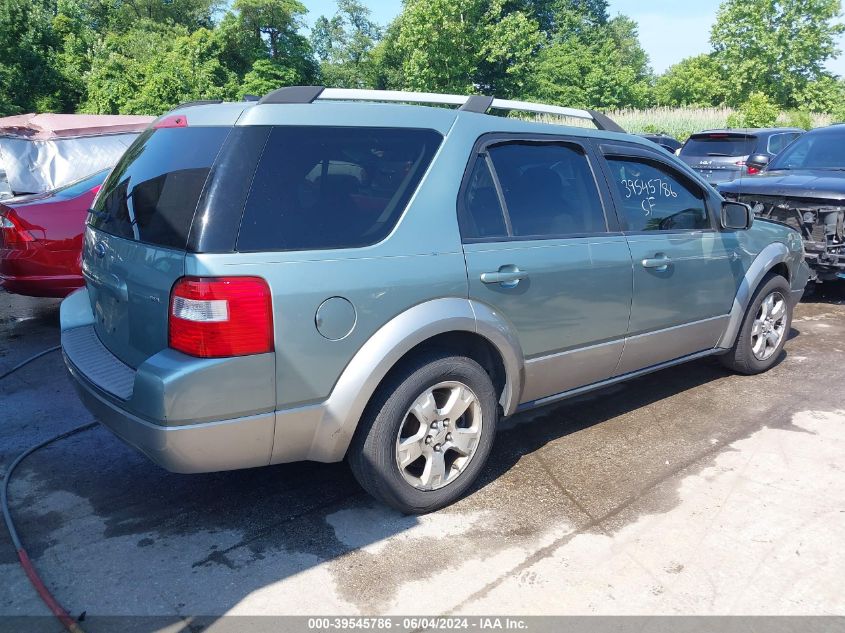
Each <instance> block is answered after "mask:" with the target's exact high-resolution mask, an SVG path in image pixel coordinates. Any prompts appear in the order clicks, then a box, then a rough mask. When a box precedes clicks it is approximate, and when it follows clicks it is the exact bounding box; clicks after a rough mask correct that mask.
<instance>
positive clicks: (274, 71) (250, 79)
mask: <svg viewBox="0 0 845 633" xmlns="http://www.w3.org/2000/svg"><path fill="white" fill-rule="evenodd" d="M298 83H299V82H298V74H297V71H296V70H295V69H293V68H288V67H285V66H283V65H281V64H279V63H278V62H275V61H273V60H272V59H258V60H256V61H255V63H254V64H253V65H252V70H250V71H249V72H248V73H247V74H246V76H245V77H244V80H243V83H242V84H241V87H240V90H239V91H238V98H239V99H243V98H244V97H245V96H246V95H255V96H259V97H260V96H263V95H265V94H267V93H268V92H271V91H273V90H275V89H276V88H281V87H282V86H295V85H297V84H298Z"/></svg>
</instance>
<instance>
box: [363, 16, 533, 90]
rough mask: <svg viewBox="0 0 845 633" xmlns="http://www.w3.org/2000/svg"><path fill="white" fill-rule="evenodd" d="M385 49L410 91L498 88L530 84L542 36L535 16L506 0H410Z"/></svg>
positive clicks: (398, 75) (390, 33) (397, 78)
mask: <svg viewBox="0 0 845 633" xmlns="http://www.w3.org/2000/svg"><path fill="white" fill-rule="evenodd" d="M385 39H386V40H387V42H386V43H385V46H384V49H383V51H380V52H389V53H390V56H391V60H392V61H393V63H396V64H398V66H399V68H398V72H395V73H393V75H392V77H393V78H394V79H395V80H398V81H400V82H401V85H400V86H396V87H405V88H410V89H412V90H430V91H441V92H458V93H472V92H478V91H481V92H496V93H497V94H499V95H502V96H516V95H517V94H519V93H520V92H521V90H522V87H523V86H526V85H527V84H528V80H529V78H530V75H531V72H532V69H533V67H534V63H535V61H534V57H535V55H536V53H537V50H538V49H539V45H540V43H541V40H542V36H541V34H540V31H539V25H538V23H537V22H536V20H534V19H532V18H530V17H529V16H528V15H527V14H526V13H524V12H523V11H519V10H516V11H510V10H508V8H507V6H506V2H505V1H504V0H493V1H485V0H457V1H455V0H408V2H407V3H406V5H405V9H404V11H403V12H402V15H400V16H399V18H397V21H396V23H395V24H394V26H393V27H392V28H391V29H388V35H387V37H386V38H385Z"/></svg>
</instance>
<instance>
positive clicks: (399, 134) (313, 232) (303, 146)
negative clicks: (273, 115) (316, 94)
mask: <svg viewBox="0 0 845 633" xmlns="http://www.w3.org/2000/svg"><path fill="white" fill-rule="evenodd" d="M442 139H443V137H442V136H441V135H440V134H439V133H437V132H435V131H434V130H423V129H404V128H364V127H362V128H357V127H356V128H353V127H302V126H279V127H275V128H273V129H272V130H271V132H270V135H269V138H268V140H267V144H266V146H265V148H264V153H263V155H262V156H261V160H260V161H259V163H258V167H257V169H256V171H255V176H254V178H253V183H252V187H251V189H250V192H249V194H248V196H247V199H246V204H245V206H244V213H243V219H242V221H241V226H240V232H239V234H238V241H237V247H236V248H237V250H238V251H241V252H250V251H252V252H254V251H284V250H311V249H333V248H352V247H361V246H368V245H371V244H375V243H376V242H379V241H381V240H382V239H384V238H385V237H386V236H387V235H388V233H390V231H391V230H392V229H393V227H394V226H395V225H396V223H397V222H398V220H399V218H400V216H401V215H402V212H403V211H404V209H405V207H406V206H407V204H408V201H409V200H410V199H411V196H412V195H413V194H414V192H415V191H416V189H417V187H418V185H419V183H420V180H421V179H422V176H423V174H424V173H425V171H426V169H427V168H428V166H429V164H430V163H431V160H432V158H433V157H434V153H435V152H436V151H437V148H438V147H439V146H440V143H441V141H442Z"/></svg>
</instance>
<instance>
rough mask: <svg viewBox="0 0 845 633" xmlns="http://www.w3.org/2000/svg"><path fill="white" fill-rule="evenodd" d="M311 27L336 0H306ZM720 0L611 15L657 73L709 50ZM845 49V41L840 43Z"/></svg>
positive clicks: (659, 1) (396, 7)
mask: <svg viewBox="0 0 845 633" xmlns="http://www.w3.org/2000/svg"><path fill="white" fill-rule="evenodd" d="M364 1H365V2H366V4H367V6H369V7H370V9H372V11H373V18H374V19H375V21H376V22H379V23H380V24H386V23H388V22H389V21H390V20H391V19H393V18H394V17H395V16H396V15H397V14H398V13H399V11H400V10H401V8H402V2H401V0H364ZM304 4H305V6H306V7H307V8H308V18H307V19H308V22H309V24H311V23H313V21H314V20H315V19H316V18H317V17H318V16H320V15H333V14H334V12H335V7H336V5H335V0H305V2H304ZM719 4H720V1H719V0H610V13H611V15H616V14H617V13H624V14H625V15H628V16H630V17H632V18H633V19H634V20H636V21H637V23H639V25H640V42H642V45H643V47H644V48H645V50H646V52H647V53H648V55H649V58H650V59H651V65H652V67H653V68H654V70H655V71H657V72H663V71H664V70H666V68H667V67H668V66H671V65H672V64H674V63H676V62H678V61H680V60H682V59H683V58H684V57H689V56H690V55H696V54H698V53H704V52H707V51H708V50H709V49H710V43H709V41H708V40H709V37H710V27H711V26H712V25H713V21H714V20H715V18H716V9H718V7H719ZM840 48H841V49H844V50H845V38H843V40H842V41H841V42H840ZM829 68H830V69H831V70H832V71H833V72H835V73H837V74H839V75H845V56H840V57H839V59H837V60H835V61H833V62H831V63H830V64H829Z"/></svg>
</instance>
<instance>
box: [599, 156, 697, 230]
mask: <svg viewBox="0 0 845 633" xmlns="http://www.w3.org/2000/svg"><path fill="white" fill-rule="evenodd" d="M609 163H610V167H611V170H612V173H613V181H614V184H615V186H616V188H617V190H618V191H619V195H620V197H621V199H622V208H623V210H624V212H625V219H626V221H627V224H628V229H627V230H628V231H673V230H679V229H709V228H710V218H709V217H708V215H707V207H706V205H705V204H704V198H703V194H702V193H701V191H700V190H698V188H692V187H691V186H689V185H687V184H686V183H685V182H684V181H683V180H682V179H681V178H679V177H677V176H676V175H674V174H673V173H672V172H671V171H669V170H667V169H664V168H662V167H659V166H657V165H655V164H652V163H647V162H641V161H634V160H630V159H625V160H622V159H610V160H609Z"/></svg>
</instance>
